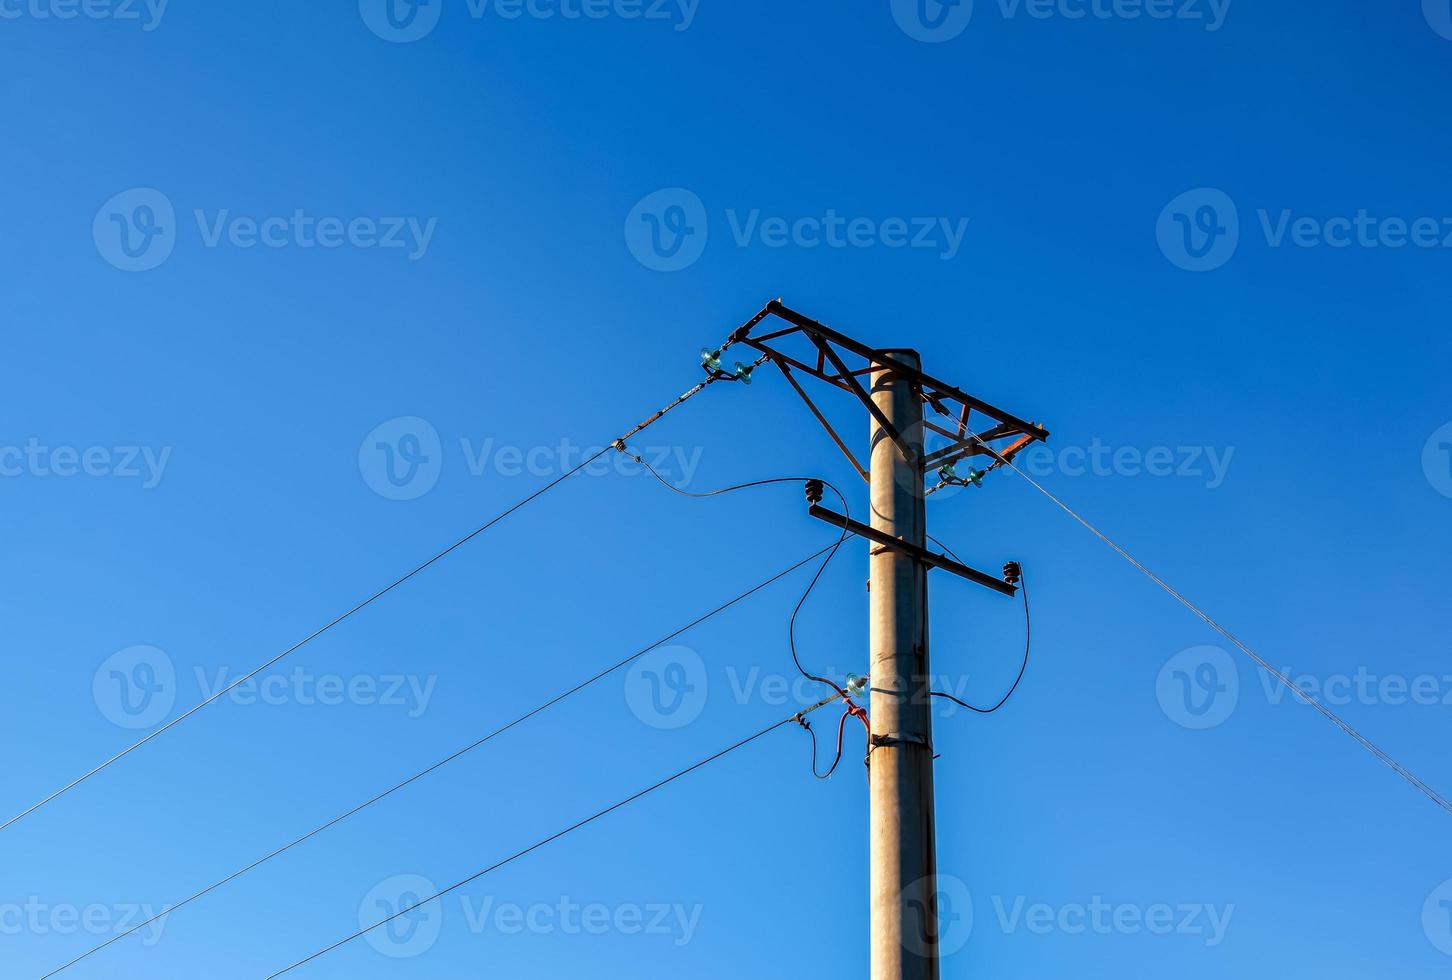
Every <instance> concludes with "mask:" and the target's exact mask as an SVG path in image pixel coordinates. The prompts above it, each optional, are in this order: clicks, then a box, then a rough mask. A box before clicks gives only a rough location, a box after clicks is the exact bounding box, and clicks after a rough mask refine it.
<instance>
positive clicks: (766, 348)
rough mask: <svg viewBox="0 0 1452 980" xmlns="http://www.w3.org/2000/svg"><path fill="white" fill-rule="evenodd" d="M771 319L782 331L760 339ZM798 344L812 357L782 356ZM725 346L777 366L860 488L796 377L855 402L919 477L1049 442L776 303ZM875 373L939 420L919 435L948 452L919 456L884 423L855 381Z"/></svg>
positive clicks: (1041, 432)
mask: <svg viewBox="0 0 1452 980" xmlns="http://www.w3.org/2000/svg"><path fill="white" fill-rule="evenodd" d="M772 318H775V319H777V320H780V321H783V322H785V323H786V324H787V326H786V327H781V328H778V329H773V330H768V331H765V332H761V331H759V329H758V328H760V327H761V325H762V324H763V323H765V322H766V321H767V320H769V319H772ZM796 337H802V338H805V340H806V341H807V342H808V344H810V349H809V350H807V351H804V352H802V353H800V354H793V353H790V352H789V351H788V350H786V349H784V342H789V341H791V340H792V339H794V338H796ZM731 342H732V343H740V344H745V345H747V346H748V347H751V348H752V349H754V350H756V351H758V352H759V353H761V354H762V355H763V356H765V357H766V358H767V359H768V360H770V361H771V362H772V363H773V364H775V365H776V366H777V369H778V370H780V371H781V373H782V375H783V376H785V377H786V379H787V381H788V382H790V384H791V387H792V390H793V391H795V392H796V393H797V395H798V396H799V397H800V398H801V399H802V401H803V402H805V403H806V405H807V408H808V409H810V410H811V413H812V415H813V416H814V417H815V418H816V419H817V421H818V422H820V423H821V424H822V427H823V428H824V429H826V430H827V434H828V435H829V436H831V438H832V441H833V442H834V443H836V445H837V448H839V449H841V450H842V453H843V454H844V455H845V456H846V457H847V459H848V460H849V461H850V462H851V463H852V467H853V469H855V470H856V471H857V473H858V475H860V476H861V477H862V478H863V479H864V480H867V479H868V470H867V467H865V466H863V465H862V463H861V462H860V461H859V460H858V459H857V457H856V455H855V454H854V453H853V452H852V450H851V449H849V448H848V446H847V443H846V441H845V440H844V439H843V438H842V437H841V436H840V435H839V434H838V433H837V431H836V429H834V428H833V427H832V424H831V423H830V422H829V421H828V420H827V416H826V414H825V413H823V412H822V410H821V409H820V408H818V407H817V404H816V403H815V402H814V401H813V400H812V397H811V395H810V394H809V393H808V391H807V390H806V388H804V387H803V386H802V384H801V382H800V381H799V380H798V378H797V377H796V375H797V374H806V375H810V376H811V377H813V378H816V379H817V380H819V381H823V382H825V383H827V384H829V385H831V386H833V387H834V388H840V389H841V390H843V391H845V392H847V393H849V394H851V395H853V396H854V397H856V399H857V400H858V401H859V402H860V403H861V404H862V406H863V408H865V409H866V410H867V411H868V412H869V413H870V414H871V415H872V417H873V419H874V421H876V422H877V424H878V425H879V426H880V427H881V428H882V430H883V432H885V433H886V434H887V435H888V436H889V437H890V438H891V439H892V441H893V442H894V443H895V444H896V445H897V447H898V449H899V451H900V452H902V454H903V458H904V459H906V460H908V461H909V462H910V463H911V464H912V465H914V466H915V467H916V468H917V469H918V470H919V472H924V473H926V472H928V471H929V470H933V469H937V468H939V467H943V466H947V465H949V464H951V463H954V462H956V461H957V460H960V459H965V458H967V457H971V456H991V457H993V458H994V460H995V463H996V464H997V463H999V462H1001V461H1003V460H1011V459H1012V458H1013V457H1014V456H1015V455H1016V454H1017V453H1018V452H1019V451H1021V450H1022V449H1024V448H1025V447H1027V446H1029V445H1030V444H1032V443H1034V442H1038V441H1044V440H1046V439H1048V437H1049V432H1048V430H1047V429H1045V428H1044V427H1043V426H1041V425H1039V424H1037V423H1035V422H1028V421H1025V420H1024V419H1021V418H1019V417H1018V416H1016V415H1013V414H1011V413H1009V412H1005V411H1004V410H1003V409H1001V408H997V407H996V406H993V405H990V404H989V403H988V402H985V401H983V400H982V399H981V398H976V397H974V396H973V395H970V394H968V393H967V392H965V391H963V390H962V389H960V388H958V387H956V386H954V385H950V384H948V383H947V382H945V381H939V380H938V379H937V378H934V377H933V376H932V375H930V374H927V373H925V372H923V371H921V370H919V369H917V368H916V367H914V366H912V365H909V364H906V363H904V362H903V361H902V360H900V359H899V358H897V357H896V356H894V353H893V352H892V351H890V350H882V349H879V348H875V347H869V346H868V345H866V344H863V343H860V342H859V341H856V340H853V339H852V338H851V337H848V336H846V335H845V334H842V333H840V332H838V331H836V330H833V329H832V328H831V327H829V326H827V325H826V324H823V323H819V322H818V321H816V320H813V319H812V318H810V317H807V316H804V315H802V314H801V313H798V312H797V311H795V310H793V309H791V308H790V307H787V306H784V305H783V304H782V302H781V301H780V300H772V301H771V302H770V303H768V304H766V306H765V307H764V308H763V309H762V310H761V312H760V313H758V314H756V315H755V316H754V317H752V318H751V319H750V320H748V321H747V322H746V323H744V324H742V325H741V326H740V327H738V328H737V329H736V331H735V332H734V333H733V334H732V335H731ZM798 346H801V345H798ZM848 358H852V359H860V360H862V361H864V362H865V363H864V364H862V365H861V366H860V367H852V366H849V364H848ZM881 371H890V372H892V373H893V374H895V375H898V376H900V377H903V378H905V379H906V380H907V381H908V382H909V383H911V384H912V385H913V386H914V387H916V388H917V389H918V391H919V393H920V394H921V396H922V399H923V402H924V403H925V404H926V406H927V407H928V408H929V409H930V410H931V411H932V412H934V413H936V414H937V416H938V418H937V419H926V420H924V422H923V427H924V429H926V430H927V432H931V433H933V434H934V435H936V436H939V437H941V438H942V439H946V440H948V442H947V444H946V445H943V446H940V447H939V448H936V449H934V450H932V451H925V452H923V453H921V454H919V453H917V452H915V451H914V450H913V448H912V447H911V445H910V444H909V441H908V440H907V439H906V438H904V436H903V434H902V433H901V432H899V431H898V430H897V429H896V428H894V427H893V425H892V424H891V423H890V422H889V421H888V420H887V419H886V418H885V417H884V416H883V414H882V411H881V409H879V408H878V407H877V405H876V404H874V403H873V400H872V396H871V395H870V394H869V393H868V388H867V387H866V386H864V384H863V382H862V380H861V379H862V378H863V377H868V378H870V376H871V375H872V374H873V373H875V372H881ZM974 413H977V414H979V415H982V416H983V417H984V418H985V419H987V421H986V422H985V423H980V424H977V425H975V424H974V422H975V420H974V418H973V415H974ZM940 420H941V421H940Z"/></svg>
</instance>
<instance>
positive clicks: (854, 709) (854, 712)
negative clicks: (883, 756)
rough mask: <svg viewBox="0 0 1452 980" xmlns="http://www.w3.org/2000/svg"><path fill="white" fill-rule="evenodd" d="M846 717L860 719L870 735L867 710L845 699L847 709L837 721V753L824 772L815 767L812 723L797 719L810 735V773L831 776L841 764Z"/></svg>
mask: <svg viewBox="0 0 1452 980" xmlns="http://www.w3.org/2000/svg"><path fill="white" fill-rule="evenodd" d="M848 718H857V719H859V720H861V722H862V724H863V725H864V726H866V728H867V734H868V737H869V738H870V737H871V735H872V723H871V722H869V721H868V720H867V712H866V711H865V710H863V708H862V707H861V706H860V705H858V704H857V703H856V702H854V701H852V700H850V699H849V700H848V701H847V709H846V710H845V711H843V712H842V717H841V719H839V720H838V722H837V753H836V755H835V756H834V757H833V758H832V765H831V768H829V769H828V770H827V771H826V772H819V771H818V769H817V733H816V731H815V730H814V729H813V728H812V723H811V722H810V721H808V720H807V719H806V718H799V719H797V723H798V724H800V725H801V726H802V728H804V729H806V732H807V734H808V735H810V736H811V737H812V775H813V776H816V777H817V778H818V779H830V778H832V774H833V773H834V772H836V771H837V767H838V766H839V765H841V764H842V749H843V743H844V741H845V739H846V737H847V719H848Z"/></svg>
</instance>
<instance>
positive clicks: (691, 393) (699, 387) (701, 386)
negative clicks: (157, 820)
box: [0, 377, 718, 831]
mask: <svg viewBox="0 0 1452 980" xmlns="http://www.w3.org/2000/svg"><path fill="white" fill-rule="evenodd" d="M717 380H718V379H717V378H714V377H709V378H707V379H705V380H704V381H701V382H699V383H698V384H696V385H695V386H694V387H692V388H690V389H689V390H687V391H686V392H684V393H683V394H681V395H679V396H678V397H677V398H676V399H675V400H674V401H672V402H671V403H670V404H668V405H666V406H665V407H664V408H662V409H660V410H659V411H658V412H656V413H655V414H654V415H651V416H650V417H649V418H647V419H645V420H644V421H642V422H641V423H640V424H639V425H637V426H635V428H633V429H631V430H630V431H629V432H627V433H626V434H625V435H624V436H622V437H621V439H622V440H623V439H629V438H631V437H632V436H634V435H635V434H637V433H639V432H641V431H642V430H644V429H645V428H646V427H647V426H650V425H653V424H654V423H656V422H657V421H659V420H660V419H661V418H663V417H664V416H666V415H667V414H668V413H670V412H671V411H673V410H675V409H676V408H678V407H679V406H681V405H683V404H684V403H685V402H687V401H689V400H690V399H691V398H693V397H695V396H696V395H697V394H699V393H700V392H702V391H703V390H705V389H706V388H707V387H709V386H710V385H711V384H713V383H715V382H716V381H717ZM609 451H610V447H608V446H607V447H606V448H604V449H601V450H600V451H599V452H597V453H594V454H593V455H591V456H590V457H589V458H588V459H586V460H585V461H584V462H582V463H580V464H579V465H578V466H573V467H571V468H570V469H568V470H566V471H565V472H564V473H562V474H560V475H559V476H558V477H556V478H555V479H553V480H551V481H550V482H549V483H546V484H545V485H544V486H542V487H540V488H539V489H538V490H535V491H534V492H533V493H531V494H529V495H528V496H527V497H525V498H524V499H522V500H520V501H518V502H517V503H515V504H513V505H512V506H510V507H508V508H506V509H505V510H504V511H502V512H501V513H499V514H497V515H496V516H494V517H493V518H491V519H490V520H489V521H488V522H486V523H485V524H483V525H481V526H480V527H478V528H476V529H475V530H473V531H471V532H469V533H468V534H466V535H464V536H463V537H462V538H460V539H459V540H457V541H455V542H454V543H453V544H451V545H449V546H448V547H447V548H444V549H443V550H442V551H440V552H438V553H437V554H435V555H434V556H433V557H432V558H430V559H428V560H427V561H425V562H424V563H423V564H421V565H418V566H417V567H415V568H414V569H413V570H412V571H409V572H407V573H406V574H404V575H402V576H400V577H399V578H397V579H395V580H394V581H393V582H391V583H390V584H388V585H387V586H385V587H384V588H382V589H379V590H378V591H377V592H375V593H373V594H372V595H371V596H369V597H368V598H366V599H364V600H363V601H362V602H360V603H358V604H357V605H355V606H353V607H352V608H351V609H349V610H348V611H347V612H345V613H343V614H342V615H341V616H338V617H336V618H335V619H333V620H331V621H330V622H328V623H327V624H326V625H324V626H322V627H320V628H318V629H317V630H315V631H313V632H312V633H311V634H309V635H308V636H306V637H304V638H303V639H302V640H299V641H298V642H297V643H294V644H293V645H292V646H290V647H288V648H287V649H286V650H284V651H282V652H281V653H279V654H278V655H277V656H275V657H273V658H272V659H271V660H268V661H266V662H265V663H263V664H261V665H259V666H258V667H256V668H255V669H253V670H251V671H249V672H248V673H246V674H243V675H242V676H241V677H238V678H237V679H236V680H235V681H233V682H232V683H231V684H228V685H227V686H226V687H224V688H222V689H221V690H219V691H217V692H216V693H214V694H212V695H211V696H210V697H208V698H207V699H205V700H204V701H202V702H201V703H200V704H197V705H195V706H193V707H192V708H189V709H188V710H187V711H185V712H183V713H182V714H180V715H178V716H177V717H175V718H173V719H172V720H171V721H169V722H167V723H166V724H165V725H162V726H161V727H160V728H158V729H156V730H155V731H153V732H150V733H149V734H147V735H146V736H145V737H144V738H142V739H140V740H138V741H137V742H135V743H133V744H132V745H130V746H128V747H127V748H125V749H123V750H122V751H120V752H118V753H116V754H115V755H113V756H111V758H109V759H107V760H106V761H105V762H102V763H101V764H100V765H98V766H96V767H95V768H94V769H92V770H90V771H89V772H87V773H86V774H85V775H83V776H80V777H79V778H77V779H73V780H71V781H70V782H69V783H67V784H66V785H65V786H62V787H61V788H60V789H58V790H56V791H55V792H54V793H52V794H50V795H49V796H47V797H46V798H45V799H43V800H41V801H40V802H38V803H35V804H33V805H31V806H29V807H27V808H26V809H25V810H22V811H21V812H20V813H18V814H16V815H15V816H13V817H11V818H10V819H9V820H7V821H5V822H4V823H3V824H0V831H3V830H6V829H7V828H9V827H11V826H13V825H14V824H16V823H17V822H19V821H20V820H22V819H24V818H25V817H27V816H29V815H30V814H32V813H34V812H35V811H36V810H39V809H40V808H41V807H43V806H45V805H46V804H47V803H50V802H52V801H53V800H56V799H57V798H59V797H61V796H63V795H64V794H66V793H68V792H70V791H71V790H73V789H75V788H76V787H77V786H79V785H81V784H82V783H84V782H85V781H86V780H88V779H90V778H91V777H92V776H94V775H96V774H97V773H99V772H101V771H102V770H104V769H106V768H108V767H109V766H111V765H113V764H115V763H117V762H119V761H121V760H122V759H124V758H126V756H128V755H130V754H131V753H132V752H135V751H136V750H137V749H139V748H141V747H142V746H143V745H145V744H146V743H148V742H150V741H151V740H152V739H154V738H156V737H158V736H159V735H161V734H162V733H164V732H167V731H170V730H171V729H172V728H173V727H175V726H176V725H178V724H180V723H181V722H183V721H185V720H186V719H188V718H190V717H191V716H192V715H194V714H196V713H197V712H198V711H201V710H202V709H203V708H205V707H207V705H209V704H213V703H215V702H216V701H217V700H219V699H220V698H222V697H224V696H225V695H226V694H228V693H229V692H231V691H232V690H234V689H236V688H237V687H238V686H239V685H241V684H245V683H246V682H247V681H249V680H251V679H252V678H254V677H256V676H257V675H258V674H260V673H262V672H263V671H265V670H267V669H269V668H271V667H273V666H274V665H276V664H277V663H278V662H280V661H281V660H282V659H283V658H285V657H287V656H288V655H290V654H292V653H294V652H295V651H297V650H299V649H301V648H302V647H304V646H306V645H307V644H308V643H311V642H312V641H313V640H315V639H317V638H318V637H320V636H322V635H323V634H324V633H326V632H328V631H329V630H331V629H332V628H333V627H335V626H337V625H338V624H339V623H342V622H343V621H344V620H346V619H348V618H349V617H351V616H353V615H354V614H355V613H358V612H360V611H362V610H363V609H366V608H367V607H368V606H371V605H372V604H373V603H374V602H376V601H378V600H379V599H381V598H383V597H384V596H385V595H387V594H388V593H390V592H392V591H393V590H394V589H396V588H398V587H399V586H400V585H402V584H403V583H405V582H407V581H408V580H409V579H411V578H413V577H414V576H415V575H418V574H419V573H420V572H422V571H423V570H424V569H426V568H428V567H429V566H431V565H433V564H434V563H436V562H438V561H440V560H442V559H443V558H444V557H446V556H447V555H449V554H452V553H453V552H454V551H457V550H458V549H459V548H462V547H463V546H464V545H465V544H468V543H469V542H470V541H472V540H474V539H475V538H477V537H478V536H479V535H481V534H483V533H484V532H485V531H487V530H489V529H490V528H492V527H493V526H494V525H496V524H498V523H499V522H500V521H502V520H504V519H505V518H506V517H509V516H510V515H511V514H513V513H514V512H515V511H517V510H519V509H520V508H522V507H524V506H525V505H526V504H529V503H531V502H532V501H534V500H536V499H538V498H539V497H541V496H543V495H544V494H546V493H548V492H549V491H550V490H552V489H554V488H555V487H557V486H559V485H560V484H561V483H564V482H565V481H566V480H568V479H569V478H570V477H572V476H574V475H575V474H576V473H578V472H580V471H581V470H583V469H584V468H585V467H587V466H589V465H590V464H591V463H593V462H595V460H597V459H599V458H600V457H601V456H603V455H605V454H606V453H607V452H609Z"/></svg>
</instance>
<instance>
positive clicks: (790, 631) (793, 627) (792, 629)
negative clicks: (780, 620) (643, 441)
mask: <svg viewBox="0 0 1452 980" xmlns="http://www.w3.org/2000/svg"><path fill="white" fill-rule="evenodd" d="M615 448H616V449H617V450H619V451H620V452H621V453H623V454H624V455H625V456H626V457H628V458H630V459H633V460H635V461H636V462H637V463H639V464H640V465H641V466H643V467H645V469H646V471H647V472H648V473H650V475H651V476H653V477H655V479H656V482H658V483H659V484H660V485H661V486H663V487H665V488H666V489H667V490H670V491H671V492H672V493H678V494H680V495H681V496H683V497H693V498H695V499H698V500H699V499H703V498H705V497H718V496H720V495H721V494H725V493H734V492H735V491H737V490H748V489H751V488H753V487H766V486H772V485H773V484H778V483H803V484H805V483H807V482H808V481H810V480H817V481H818V482H820V483H821V484H822V485H823V486H824V487H827V488H829V489H830V490H831V491H832V492H833V493H835V494H836V495H837V499H838V500H840V501H841V502H842V512H843V514H845V515H846V516H847V518H848V519H849V520H850V519H851V517H852V508H851V505H849V504H848V503H847V495H846V494H845V493H843V492H842V491H841V490H840V489H839V488H838V487H837V486H836V485H835V484H832V483H829V482H828V481H826V480H823V479H821V478H820V477H808V476H782V477H775V478H773V479H769V480H752V481H750V482H748V483H738V484H736V485H734V486H729V487H722V488H721V489H719V490H707V491H705V492H702V493H695V492H692V491H690V490H682V489H681V488H680V487H678V486H676V485H675V484H673V483H671V482H670V481H669V480H667V479H666V478H665V477H663V476H661V475H660V473H658V472H657V471H656V469H655V467H653V466H651V465H650V464H649V463H647V462H646V461H645V460H644V459H643V458H642V457H641V455H640V454H639V453H635V452H632V451H631V450H630V449H628V448H621V447H620V446H616V447H615ZM851 533H852V532H851V531H850V530H848V529H847V528H846V527H844V528H843V529H842V535H841V537H839V538H838V539H837V543H836V544H834V545H833V546H832V550H831V551H829V552H828V553H827V557H826V558H823V559H822V564H821V565H819V566H818V567H817V573H816V574H815V575H813V576H812V580H811V582H809V583H807V589H806V591H805V592H803V593H802V597H801V599H799V600H798V601H797V605H796V608H795V609H793V610H792V615H791V619H790V620H789V621H788V623H787V645H788V647H790V649H791V654H792V663H794V664H795V665H796V668H797V671H798V672H799V673H800V674H801V675H802V676H803V677H805V678H806V679H807V680H809V681H812V682H814V683H817V684H822V685H825V686H826V687H830V688H831V689H832V690H834V691H836V692H837V693H838V694H839V695H841V696H842V697H843V698H844V699H846V700H849V701H850V700H851V698H850V696H849V695H848V694H847V692H846V690H844V689H843V688H842V686H841V685H840V684H838V683H837V682H836V681H833V680H829V679H828V678H826V677H821V676H819V675H817V674H813V673H812V672H811V671H809V670H807V668H806V667H804V666H802V660H801V657H800V656H799V655H798V654H797V617H798V616H799V615H800V614H801V611H802V607H803V606H804V605H806V602H807V598H808V597H809V596H810V595H811V594H812V590H813V589H814V588H816V587H817V582H818V581H819V580H820V579H821V577H822V573H823V572H825V571H826V570H827V566H828V565H830V564H831V563H832V559H833V558H834V557H836V554H837V552H838V551H839V550H841V548H842V545H843V543H844V542H846V540H847V538H848V537H849V536H850V535H851Z"/></svg>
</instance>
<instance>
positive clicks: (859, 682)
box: [847, 674, 867, 698]
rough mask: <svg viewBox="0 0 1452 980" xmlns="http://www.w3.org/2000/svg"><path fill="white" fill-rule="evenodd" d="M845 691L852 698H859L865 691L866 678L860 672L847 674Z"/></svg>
mask: <svg viewBox="0 0 1452 980" xmlns="http://www.w3.org/2000/svg"><path fill="white" fill-rule="evenodd" d="M847 693H848V694H850V695H852V696H853V697H854V698H860V697H862V695H864V694H866V693H867V678H866V677H863V676H862V675H861V674H848V675H847Z"/></svg>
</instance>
